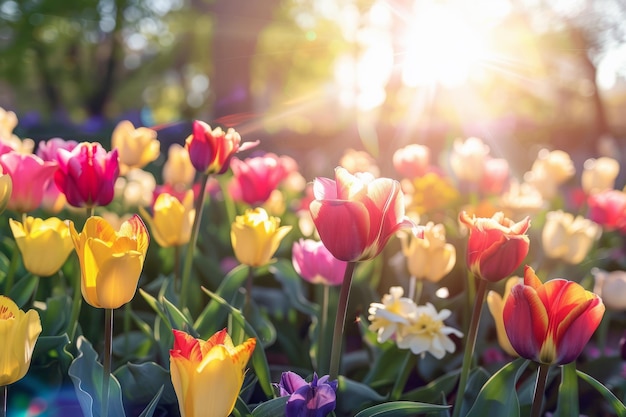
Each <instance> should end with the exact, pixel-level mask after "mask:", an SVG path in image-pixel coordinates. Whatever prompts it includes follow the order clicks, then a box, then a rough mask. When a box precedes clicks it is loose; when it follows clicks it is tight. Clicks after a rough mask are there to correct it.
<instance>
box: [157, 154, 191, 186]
mask: <svg viewBox="0 0 626 417" xmlns="http://www.w3.org/2000/svg"><path fill="white" fill-rule="evenodd" d="M162 175H163V182H165V183H166V184H171V186H172V187H174V188H184V189H186V188H189V187H191V184H193V180H194V178H195V176H196V170H195V168H194V167H193V165H191V160H190V159H189V151H187V148H185V147H182V146H180V145H179V144H177V143H174V144H173V145H171V146H170V147H169V149H168V151H167V161H165V164H163V172H162Z"/></svg>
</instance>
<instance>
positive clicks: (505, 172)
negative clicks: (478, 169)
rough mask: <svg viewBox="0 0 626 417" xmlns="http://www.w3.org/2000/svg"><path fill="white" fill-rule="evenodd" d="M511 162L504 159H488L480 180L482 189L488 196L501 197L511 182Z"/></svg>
mask: <svg viewBox="0 0 626 417" xmlns="http://www.w3.org/2000/svg"><path fill="white" fill-rule="evenodd" d="M509 171H510V170H509V162H508V161H507V160H506V159H503V158H487V160H485V165H484V166H483V175H482V177H481V179H480V189H481V191H483V192H484V193H486V194H492V195H499V194H501V193H502V191H503V190H504V189H505V188H506V186H507V184H508V182H509Z"/></svg>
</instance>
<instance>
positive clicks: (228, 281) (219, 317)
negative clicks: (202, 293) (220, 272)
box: [193, 265, 250, 340]
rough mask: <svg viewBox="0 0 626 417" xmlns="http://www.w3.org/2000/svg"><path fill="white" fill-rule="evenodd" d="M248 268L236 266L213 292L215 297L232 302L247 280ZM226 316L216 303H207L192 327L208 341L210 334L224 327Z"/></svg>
mask: <svg viewBox="0 0 626 417" xmlns="http://www.w3.org/2000/svg"><path fill="white" fill-rule="evenodd" d="M249 271H250V268H249V267H248V266H247V265H238V266H237V267H235V268H233V270H231V271H230V272H229V273H228V274H227V275H226V276H225V277H224V279H223V280H222V283H221V284H220V286H219V287H218V288H217V290H216V291H215V292H214V294H215V295H217V296H219V297H220V298H223V299H225V300H229V301H230V300H232V298H233V297H234V296H235V294H236V293H237V292H238V291H239V289H240V288H241V287H242V286H243V285H244V283H245V282H246V279H248V274H249ZM226 316H227V314H226V313H225V312H224V311H223V310H222V309H221V308H220V304H219V303H217V302H209V304H207V306H206V308H205V309H204V310H203V311H202V313H200V315H199V316H198V318H197V319H196V321H195V323H194V325H193V327H194V329H196V331H197V332H198V334H199V335H200V337H201V338H202V339H205V340H206V339H208V338H209V337H210V336H211V335H212V334H214V333H215V332H217V331H218V330H220V329H221V328H223V327H224V323H225V322H226Z"/></svg>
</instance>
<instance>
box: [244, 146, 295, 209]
mask: <svg viewBox="0 0 626 417" xmlns="http://www.w3.org/2000/svg"><path fill="white" fill-rule="evenodd" d="M231 168H232V169H233V182H232V183H231V192H232V195H233V198H234V199H235V200H239V201H244V202H246V203H248V204H249V205H251V206H253V205H258V204H262V203H264V202H265V201H267V199H268V198H269V197H270V194H271V193H272V191H274V190H275V189H276V188H277V187H278V185H279V184H280V183H281V181H283V180H284V179H285V178H287V176H288V175H289V173H290V172H292V171H293V170H297V164H296V163H295V161H294V160H293V159H292V158H289V157H287V156H280V157H279V156H277V155H276V154H273V153H268V154H265V155H263V156H255V157H252V158H246V159H245V160H243V161H242V160H240V159H237V158H234V159H233V160H232V162H231Z"/></svg>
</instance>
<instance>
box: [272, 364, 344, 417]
mask: <svg viewBox="0 0 626 417" xmlns="http://www.w3.org/2000/svg"><path fill="white" fill-rule="evenodd" d="M278 388H279V389H280V396H281V397H284V396H287V395H289V400H287V405H286V407H285V417H326V416H327V415H328V414H329V413H330V412H331V411H333V410H334V409H335V403H336V399H337V397H336V395H335V391H337V381H336V380H335V381H330V382H329V381H328V375H325V376H323V377H321V378H319V379H318V378H317V374H316V373H313V379H312V380H311V382H310V383H307V382H306V381H305V380H304V379H303V378H302V377H300V376H299V375H298V374H295V373H293V372H283V374H282V375H281V377H280V383H279V384H278Z"/></svg>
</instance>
